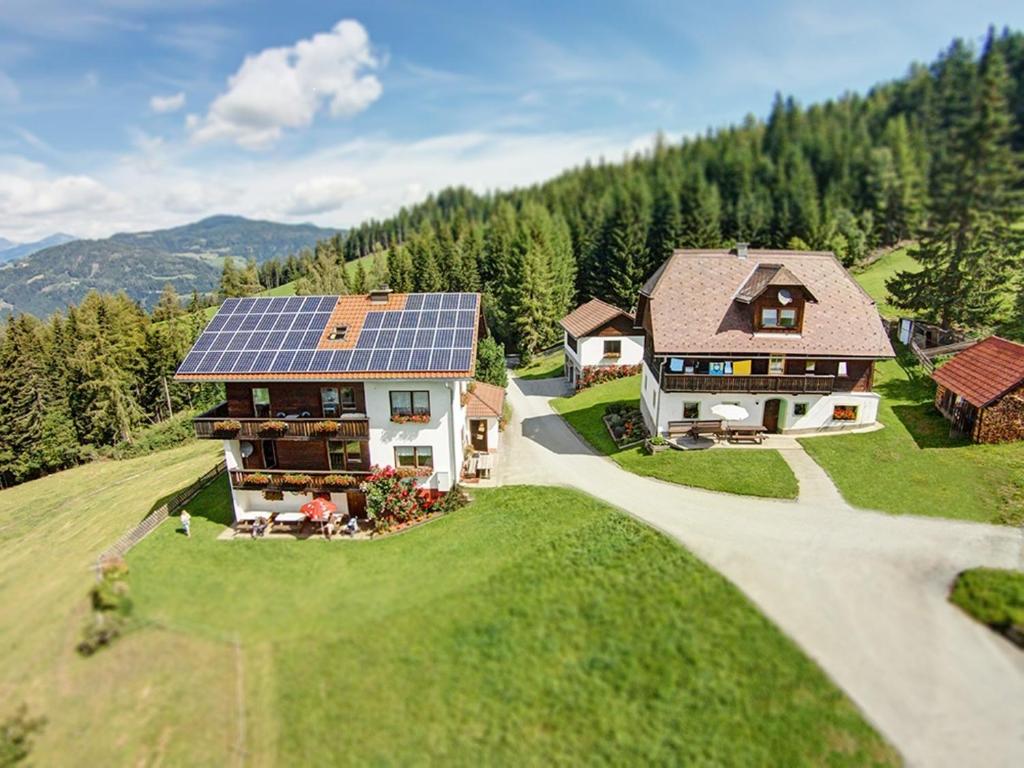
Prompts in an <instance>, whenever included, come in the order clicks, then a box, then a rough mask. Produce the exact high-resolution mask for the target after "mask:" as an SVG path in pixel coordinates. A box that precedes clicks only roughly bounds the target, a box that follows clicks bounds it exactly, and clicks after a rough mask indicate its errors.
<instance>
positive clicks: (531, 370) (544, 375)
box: [516, 349, 565, 381]
mask: <svg viewBox="0 0 1024 768" xmlns="http://www.w3.org/2000/svg"><path fill="white" fill-rule="evenodd" d="M564 371H565V353H564V352H562V350H560V349H559V350H558V351H557V352H552V353H550V354H547V355H542V356H540V357H535V358H533V360H531V361H530V364H529V365H524V366H523V367H522V368H518V369H516V376H518V377H519V378H520V379H526V380H528V381H531V380H534V379H552V378H554V377H556V376H561V375H562V374H563V373H564Z"/></svg>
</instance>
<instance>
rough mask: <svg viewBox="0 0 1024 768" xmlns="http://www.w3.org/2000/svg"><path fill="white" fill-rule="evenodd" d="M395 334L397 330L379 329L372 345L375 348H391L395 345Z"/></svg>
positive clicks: (396, 334)
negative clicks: (375, 340) (375, 341)
mask: <svg viewBox="0 0 1024 768" xmlns="http://www.w3.org/2000/svg"><path fill="white" fill-rule="evenodd" d="M397 336H398V331H380V332H379V333H378V334H377V343H376V344H374V346H375V347H376V348H377V349H391V348H392V347H393V346H395V339H396V338H397Z"/></svg>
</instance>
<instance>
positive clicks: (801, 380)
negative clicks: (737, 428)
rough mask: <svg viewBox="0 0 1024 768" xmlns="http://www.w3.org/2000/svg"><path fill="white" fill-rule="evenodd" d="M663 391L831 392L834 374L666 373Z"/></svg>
mask: <svg viewBox="0 0 1024 768" xmlns="http://www.w3.org/2000/svg"><path fill="white" fill-rule="evenodd" d="M661 388H662V391H664V392H751V393H754V392H765V393H772V392H786V393H789V394H803V393H811V392H816V393H828V392H832V391H834V388H835V376H708V375H706V374H702V373H666V374H664V375H663V376H662V377H661Z"/></svg>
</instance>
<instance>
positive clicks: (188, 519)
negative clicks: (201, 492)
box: [181, 509, 192, 539]
mask: <svg viewBox="0 0 1024 768" xmlns="http://www.w3.org/2000/svg"><path fill="white" fill-rule="evenodd" d="M181 528H182V530H183V531H185V535H186V536H188V537H189V538H190V539H191V538H192V515H190V514H189V513H188V510H187V509H183V510H181Z"/></svg>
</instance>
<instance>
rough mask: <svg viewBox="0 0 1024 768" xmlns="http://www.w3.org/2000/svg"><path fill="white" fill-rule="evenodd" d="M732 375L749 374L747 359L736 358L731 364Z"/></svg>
mask: <svg viewBox="0 0 1024 768" xmlns="http://www.w3.org/2000/svg"><path fill="white" fill-rule="evenodd" d="M732 375H733V376H749V375H750V361H749V360H737V361H735V362H734V363H733V364H732Z"/></svg>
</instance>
